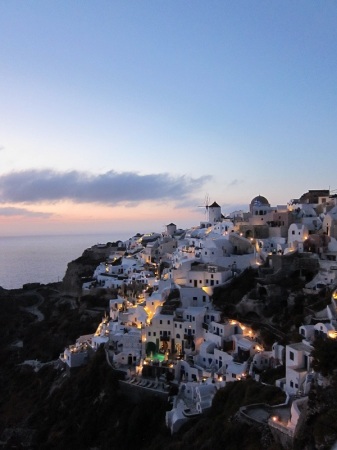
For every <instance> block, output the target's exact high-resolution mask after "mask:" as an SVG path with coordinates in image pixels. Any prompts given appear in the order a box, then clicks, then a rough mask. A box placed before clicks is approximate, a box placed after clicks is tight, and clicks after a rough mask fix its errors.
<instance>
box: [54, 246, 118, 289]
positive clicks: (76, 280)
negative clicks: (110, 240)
mask: <svg viewBox="0 0 337 450" xmlns="http://www.w3.org/2000/svg"><path fill="white" fill-rule="evenodd" d="M115 250H117V247H116V246H114V245H113V244H107V245H106V246H104V247H102V246H97V245H94V246H93V247H91V248H88V249H86V250H85V251H84V252H83V254H82V256H80V257H79V258H77V259H75V260H74V261H71V262H70V263H69V264H68V265H67V270H66V273H65V276H64V278H63V281H62V291H63V292H64V294H67V295H71V296H74V297H78V296H80V295H81V292H82V283H83V279H85V278H90V277H91V276H92V274H93V272H94V270H95V269H96V267H97V266H98V264H99V263H100V262H102V261H104V260H105V259H106V258H108V257H109V256H110V255H111V253H113V252H114V251H115Z"/></svg>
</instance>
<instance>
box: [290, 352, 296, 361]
mask: <svg viewBox="0 0 337 450" xmlns="http://www.w3.org/2000/svg"><path fill="white" fill-rule="evenodd" d="M294 358H295V355H294V352H289V359H291V361H294Z"/></svg>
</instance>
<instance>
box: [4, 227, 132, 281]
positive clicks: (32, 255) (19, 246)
mask: <svg viewBox="0 0 337 450" xmlns="http://www.w3.org/2000/svg"><path fill="white" fill-rule="evenodd" d="M131 236H132V233H129V234H127V233H125V231H124V232H121V233H119V234H118V233H116V232H114V233H113V235H111V234H107V233H106V234H86V235H62V236H61V235H60V236H10V237H0V286H1V287H2V288H4V289H21V288H22V286H23V284H26V283H42V284H47V283H54V282H58V281H62V279H63V277H64V275H65V272H66V270H67V264H68V263H69V262H70V261H73V260H74V259H76V258H78V257H79V256H81V255H82V253H83V252H84V250H85V249H87V248H89V247H92V246H93V245H96V244H105V243H107V242H115V241H117V240H122V241H125V240H127V239H129V238H130V237H131Z"/></svg>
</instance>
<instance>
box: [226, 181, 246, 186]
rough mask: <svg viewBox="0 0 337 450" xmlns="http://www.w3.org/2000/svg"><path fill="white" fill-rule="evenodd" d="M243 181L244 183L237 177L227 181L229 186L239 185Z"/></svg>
mask: <svg viewBox="0 0 337 450" xmlns="http://www.w3.org/2000/svg"><path fill="white" fill-rule="evenodd" d="M242 183H243V181H242V180H238V179H235V180H232V181H231V182H230V183H227V186H228V187H229V186H238V185H239V184H242Z"/></svg>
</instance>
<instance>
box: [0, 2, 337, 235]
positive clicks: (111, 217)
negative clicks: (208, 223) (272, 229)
mask: <svg viewBox="0 0 337 450" xmlns="http://www.w3.org/2000/svg"><path fill="white" fill-rule="evenodd" d="M0 42H1V45H0V236H11V235H39V234H69V233H70V234H72V233H74V234H82V233H96V232H97V233H98V232H99V233H101V232H110V231H111V232H112V233H113V232H118V231H119V230H123V231H124V232H125V231H129V230H130V232H149V231H163V230H164V228H165V225H166V224H168V223H170V222H174V223H175V224H176V225H177V226H178V228H186V227H190V226H195V225H198V223H199V222H200V221H202V220H205V214H204V208H200V206H203V205H205V201H206V198H207V199H208V200H209V202H213V201H216V202H217V203H218V204H219V205H220V206H221V208H222V212H223V213H224V214H227V213H230V212H231V211H234V210H238V209H243V210H244V211H247V210H248V205H249V203H250V201H251V200H252V198H253V197H255V196H256V195H259V194H260V195H263V196H265V197H266V198H267V199H268V200H269V202H270V203H271V205H278V204H286V203H287V202H288V201H289V200H290V199H292V198H299V197H300V196H301V195H302V194H303V193H305V192H307V191H308V190H309V189H329V188H330V189H331V190H336V189H337V180H336V162H337V156H336V155H337V153H336V145H337V126H336V124H337V3H336V2H335V1H329V0H325V1H317V0H297V1H295V2H294V1H293V0H278V1H276V0H255V1H254V0H246V1H243V0H235V1H230V0H228V1H227V0H207V1H206V0H203V1H199V0H193V1H192V0H143V1H139V0H100V1H89V0H85V1H83V0H81V1H80V0H70V1H69V0H57V1H56V0H48V1H45V0H41V1H39V0H32V1H29V2H27V1H23V0H21V1H18V0H0Z"/></svg>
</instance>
